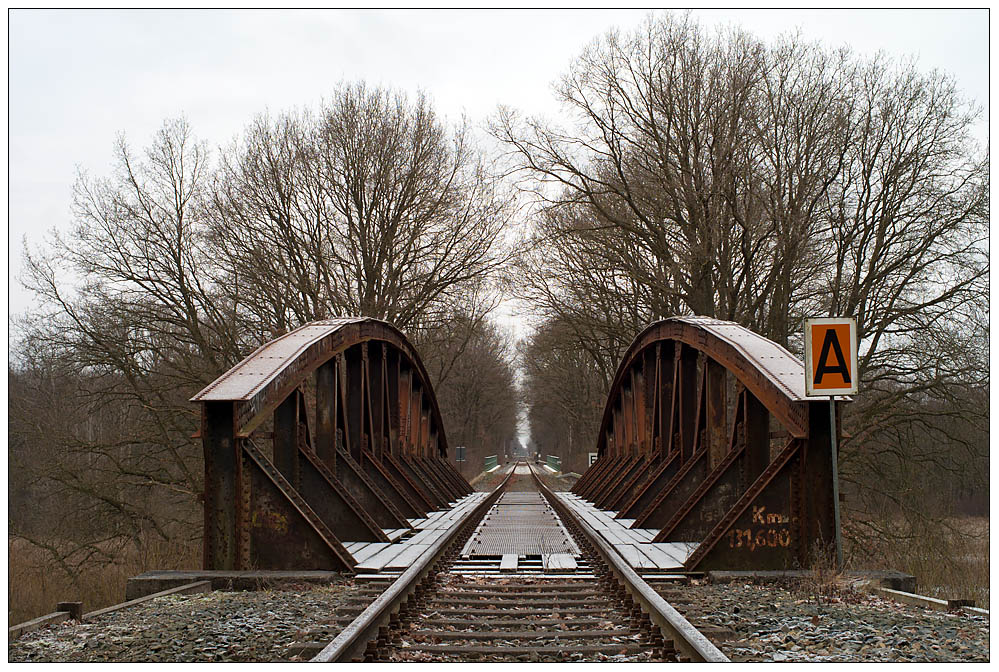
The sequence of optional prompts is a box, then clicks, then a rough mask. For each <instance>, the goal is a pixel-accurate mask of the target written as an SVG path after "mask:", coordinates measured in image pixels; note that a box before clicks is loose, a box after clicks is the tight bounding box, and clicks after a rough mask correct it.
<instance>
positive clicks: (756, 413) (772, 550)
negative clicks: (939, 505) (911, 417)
mask: <svg viewBox="0 0 999 672" xmlns="http://www.w3.org/2000/svg"><path fill="white" fill-rule="evenodd" d="M671 362H672V364H671ZM804 378H805V372H804V366H803V364H802V363H801V361H799V360H798V359H797V358H795V357H794V356H793V355H792V354H791V353H789V352H788V351H787V350H786V349H785V348H783V347H781V346H780V345H778V344H776V343H774V342H772V341H770V340H768V339H766V338H764V337H762V336H760V335H758V334H754V333H753V332H751V331H749V330H748V329H746V328H744V327H742V326H740V325H738V324H735V323H732V322H726V321H724V320H717V319H713V318H707V317H677V318H671V319H669V320H663V321H660V322H656V323H655V324H652V325H650V326H649V327H647V328H646V329H645V330H643V331H642V333H640V334H639V335H638V336H637V337H636V338H635V340H634V342H633V343H632V344H631V346H630V347H629V349H628V351H627V352H626V353H625V356H624V358H623V360H622V362H621V364H620V366H619V367H618V370H617V373H616V375H615V378H614V382H613V384H612V386H611V392H610V394H609V396H608V400H607V403H606V405H605V407H604V415H603V420H602V424H601V428H600V432H599V434H598V437H599V438H598V440H597V452H598V454H599V458H598V460H597V462H596V463H595V465H594V466H593V467H591V468H590V469H589V470H588V471H587V472H586V473H585V474H584V475H583V477H582V478H581V479H580V480H579V481H578V482H577V483H576V485H575V486H574V487H573V492H575V493H576V494H577V495H579V496H580V497H582V498H584V499H586V500H588V501H590V502H592V503H593V504H594V505H596V506H598V507H601V508H607V507H613V508H616V507H618V506H620V507H622V508H621V510H620V511H619V512H614V513H615V515H616V517H617V518H618V519H622V518H628V519H632V518H633V519H635V522H634V523H633V525H632V527H634V528H656V529H658V530H659V531H658V532H657V534H656V536H655V537H654V541H657V542H664V541H698V542H700V546H699V549H700V551H699V555H698V556H697V558H695V560H696V562H695V563H693V564H691V563H688V564H687V569H688V570H694V569H697V567H696V566H695V565H696V564H697V563H701V562H702V561H703V564H704V565H705V566H710V567H711V568H739V569H745V568H749V567H752V568H754V569H782V568H786V567H788V566H791V565H792V564H795V563H797V564H798V565H802V566H804V565H806V564H807V563H808V562H810V561H811V559H810V558H809V557H806V554H805V553H804V552H803V550H802V549H805V548H818V547H820V546H823V545H825V544H827V543H828V540H829V539H831V538H833V537H834V533H835V526H836V523H835V521H833V520H830V514H829V513H828V511H829V510H831V509H832V506H831V502H832V497H833V495H832V494H831V491H832V488H831V484H832V481H831V469H832V468H831V466H830V465H831V464H832V460H831V451H832V450H835V447H834V446H835V444H833V443H832V442H831V439H830V432H829V427H830V425H829V421H828V420H826V419H824V415H823V413H825V411H826V403H827V400H825V399H810V398H808V397H806V396H805V389H804V388H805V385H804ZM670 381H672V383H671V384H670ZM840 400H841V401H848V400H849V399H848V398H841V399H840ZM816 401H818V402H821V403H818V404H817V403H815V402H816ZM820 411H821V412H820ZM775 440H782V441H783V442H784V444H785V446H791V447H793V448H786V447H785V448H784V450H783V451H781V450H780V445H779V444H777V445H774V441H775ZM649 442H651V445H653V446H656V447H657V450H658V452H657V453H655V454H654V456H655V457H654V459H653V460H652V461H650V462H647V463H640V462H638V460H639V458H640V457H641V456H642V455H643V454H644V453H645V451H646V450H647V446H648V445H649ZM804 446H807V449H806V448H804ZM799 449H800V450H801V455H802V456H803V457H798V456H795V457H794V461H793V464H791V463H790V462H789V460H791V457H789V455H791V453H793V452H794V450H799ZM788 451H791V452H788ZM775 454H776V455H777V457H773V456H774V455H775ZM636 463H637V464H639V465H640V466H639V468H638V469H637V470H635V469H634V468H633V465H634V464H636ZM671 464H672V466H671V467H669V468H667V465H671ZM622 484H624V487H622ZM763 511H766V512H767V514H766V518H765V523H760V521H759V520H758V519H759V518H762V517H763V513H761V512H763ZM754 512H756V514H757V518H756V519H754V518H753V515H754ZM773 521H778V522H773ZM781 525H783V526H784V527H779V526H781ZM757 528H759V529H757ZM736 532H738V535H739V536H738V537H736ZM723 535H729V536H728V537H725V540H723ZM726 540H727V541H726ZM726 544H727V545H726ZM729 546H731V548H729ZM746 548H748V549H749V551H746V550H745V549H746ZM815 559H816V560H817V558H815ZM730 565H731V566H730Z"/></svg>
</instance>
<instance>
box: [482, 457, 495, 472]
mask: <svg viewBox="0 0 999 672" xmlns="http://www.w3.org/2000/svg"><path fill="white" fill-rule="evenodd" d="M498 466H499V457H498V456H496V455H488V456H486V458H485V459H483V460H482V471H489V470H491V469H495V468H496V467H498Z"/></svg>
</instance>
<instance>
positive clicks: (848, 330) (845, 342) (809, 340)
mask: <svg viewBox="0 0 999 672" xmlns="http://www.w3.org/2000/svg"><path fill="white" fill-rule="evenodd" d="M857 389H858V388H857V322H856V321H855V320H854V319H853V318H852V317H816V318H812V319H808V320H805V395H806V396H809V397H826V396H832V395H837V394H856V393H857Z"/></svg>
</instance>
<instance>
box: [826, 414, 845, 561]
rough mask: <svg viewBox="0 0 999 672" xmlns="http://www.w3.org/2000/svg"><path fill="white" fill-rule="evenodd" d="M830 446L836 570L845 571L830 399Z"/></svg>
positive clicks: (835, 447)
mask: <svg viewBox="0 0 999 672" xmlns="http://www.w3.org/2000/svg"><path fill="white" fill-rule="evenodd" d="M829 444H830V445H831V446H832V487H833V521H834V522H833V524H834V525H835V526H836V568H837V569H839V570H842V569H843V533H842V532H841V531H840V529H839V462H838V459H839V456H838V455H837V453H838V452H839V448H838V446H837V444H836V398H835V397H833V396H830V397H829Z"/></svg>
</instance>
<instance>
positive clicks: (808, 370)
mask: <svg viewBox="0 0 999 672" xmlns="http://www.w3.org/2000/svg"><path fill="white" fill-rule="evenodd" d="M823 325H835V326H849V328H850V336H849V342H848V343H845V344H844V343H840V342H839V340H838V339H837V340H835V342H834V345H835V346H836V347H837V348H838V349H839V354H841V355H843V357H844V359H848V360H849V366H850V374H851V375H850V387H837V388H828V387H827V388H816V387H815V381H814V380H813V378H814V375H815V374H814V373H813V371H814V370H815V366H814V364H815V362H814V359H813V358H814V357H815V356H816V355H818V356H820V357H821V356H822V355H823V354H828V353H823V352H819V353H815V352H814V351H813V349H812V328H813V327H816V326H823ZM843 346H846V347H847V348H848V349H849V352H848V353H844V352H842V347H843ZM843 363H844V364H845V363H846V362H843ZM858 390H859V380H858V375H857V321H856V320H855V319H854V318H852V317H811V318H808V319H806V320H805V396H807V397H832V396H844V395H849V394H857V392H858Z"/></svg>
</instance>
